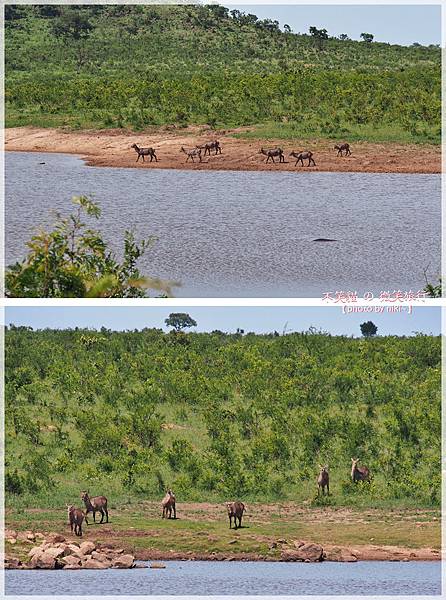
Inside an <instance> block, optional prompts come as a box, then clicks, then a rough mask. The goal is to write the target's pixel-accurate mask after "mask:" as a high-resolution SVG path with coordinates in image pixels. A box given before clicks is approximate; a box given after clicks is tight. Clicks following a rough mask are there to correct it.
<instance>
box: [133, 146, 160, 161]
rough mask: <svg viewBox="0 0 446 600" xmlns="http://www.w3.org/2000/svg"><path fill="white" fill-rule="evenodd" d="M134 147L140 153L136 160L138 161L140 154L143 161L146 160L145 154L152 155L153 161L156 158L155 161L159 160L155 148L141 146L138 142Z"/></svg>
mask: <svg viewBox="0 0 446 600" xmlns="http://www.w3.org/2000/svg"><path fill="white" fill-rule="evenodd" d="M132 148H134V149H135V152H136V153H137V154H138V158H137V159H136V162H138V160H139V158H140V156H142V162H144V156H150V162H152V160H153V159H155V162H158V159H157V157H156V154H155V150H154V149H153V148H139V146H137V145H136V144H133V145H132Z"/></svg>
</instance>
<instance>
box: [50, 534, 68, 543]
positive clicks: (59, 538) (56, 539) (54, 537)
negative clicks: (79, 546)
mask: <svg viewBox="0 0 446 600" xmlns="http://www.w3.org/2000/svg"><path fill="white" fill-rule="evenodd" d="M46 539H47V542H49V543H50V544H59V543H60V542H65V538H64V536H63V535H60V533H50V534H49V536H48V537H47V538H46Z"/></svg>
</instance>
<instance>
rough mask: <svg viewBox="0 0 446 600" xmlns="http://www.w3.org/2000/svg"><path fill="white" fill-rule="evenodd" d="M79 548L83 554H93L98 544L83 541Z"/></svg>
mask: <svg viewBox="0 0 446 600" xmlns="http://www.w3.org/2000/svg"><path fill="white" fill-rule="evenodd" d="M79 548H80V551H81V552H82V554H91V553H92V552H93V550H96V545H95V544H93V542H82V544H81V545H80V546H79Z"/></svg>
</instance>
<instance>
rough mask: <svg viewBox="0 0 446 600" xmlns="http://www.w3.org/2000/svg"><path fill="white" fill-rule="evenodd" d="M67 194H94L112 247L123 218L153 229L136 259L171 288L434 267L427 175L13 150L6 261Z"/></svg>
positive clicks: (201, 291) (300, 293) (382, 280)
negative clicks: (221, 167)
mask: <svg viewBox="0 0 446 600" xmlns="http://www.w3.org/2000/svg"><path fill="white" fill-rule="evenodd" d="M40 163H45V164H40ZM79 194H86V195H90V196H93V197H94V198H95V199H96V200H97V201H98V202H99V203H100V205H101V207H102V211H103V214H102V217H101V220H100V222H99V228H100V229H101V231H102V232H103V235H104V237H105V239H106V240H107V241H109V242H110V243H111V245H112V247H113V248H114V249H115V250H116V251H119V248H120V247H121V244H120V240H121V239H122V237H123V233H124V231H125V229H133V230H134V231H135V233H136V235H137V236H138V237H147V236H149V235H156V236H157V237H158V241H157V243H156V245H155V246H154V248H153V249H151V250H150V251H149V252H148V253H147V254H146V255H145V256H144V257H143V258H142V259H141V260H140V263H139V265H140V270H141V272H142V273H143V274H147V275H154V276H159V277H162V278H164V279H170V280H177V281H181V282H182V287H181V288H179V289H178V290H177V291H176V293H175V295H176V296H183V297H186V296H188V297H320V296H322V295H323V294H324V293H325V292H328V291H331V292H334V291H341V290H342V291H357V292H358V293H359V294H361V295H362V294H363V293H365V292H369V291H372V292H373V293H375V294H376V293H379V292H380V291H393V290H398V289H400V290H403V291H408V290H410V289H412V290H413V291H417V290H419V289H422V288H423V287H424V285H425V279H424V271H425V270H426V269H427V276H428V279H429V280H430V281H432V282H436V280H437V277H438V274H439V271H440V225H441V222H440V176H439V175H406V174H371V173H309V172H279V171H277V172H242V171H193V170H192V171H181V170H172V169H153V170H151V169H148V168H147V169H144V168H140V169H129V168H126V169H124V168H118V169H117V168H102V167H101V168H98V167H87V166H86V165H85V163H84V162H83V161H82V160H81V159H80V158H78V157H76V156H71V155H63V154H49V153H46V154H39V153H19V152H7V153H6V219H5V222H6V264H10V263H11V262H13V261H14V260H17V259H21V258H23V257H24V255H25V251H26V246H25V241H26V240H27V239H29V237H30V235H31V233H32V232H33V231H35V228H36V227H37V226H39V225H42V224H46V225H48V224H51V223H52V222H53V220H54V218H53V217H51V215H50V211H51V210H55V209H57V210H59V211H60V212H62V213H63V214H67V213H68V212H69V211H70V208H71V206H70V198H71V197H72V196H73V195H79ZM316 238H330V239H334V240H336V241H334V242H315V241H313V240H315V239H316Z"/></svg>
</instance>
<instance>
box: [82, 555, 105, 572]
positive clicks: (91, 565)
mask: <svg viewBox="0 0 446 600" xmlns="http://www.w3.org/2000/svg"><path fill="white" fill-rule="evenodd" d="M81 566H82V569H107V568H108V567H107V565H106V564H105V563H104V562H101V561H100V560H95V559H94V558H91V557H90V556H89V557H88V558H87V560H86V561H85V562H83V563H82V565H81Z"/></svg>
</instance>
